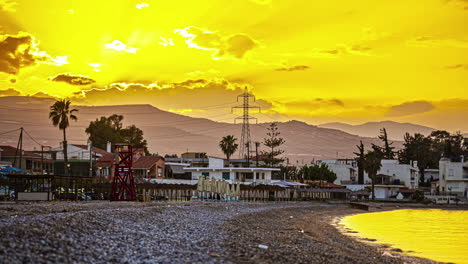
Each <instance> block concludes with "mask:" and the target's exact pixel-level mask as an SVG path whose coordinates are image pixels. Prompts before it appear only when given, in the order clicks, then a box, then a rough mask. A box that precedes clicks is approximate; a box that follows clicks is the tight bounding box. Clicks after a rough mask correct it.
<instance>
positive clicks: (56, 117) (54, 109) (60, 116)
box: [49, 99, 78, 175]
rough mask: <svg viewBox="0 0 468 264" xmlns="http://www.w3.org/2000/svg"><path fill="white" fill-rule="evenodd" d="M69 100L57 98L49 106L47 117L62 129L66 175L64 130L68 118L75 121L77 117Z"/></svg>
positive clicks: (65, 134)
mask: <svg viewBox="0 0 468 264" xmlns="http://www.w3.org/2000/svg"><path fill="white" fill-rule="evenodd" d="M70 105H71V102H70V100H68V99H63V100H58V101H56V102H55V103H54V104H53V105H52V106H50V112H49V119H52V124H53V125H54V126H55V127H56V126H58V128H59V129H60V130H62V131H63V159H64V166H65V167H64V169H65V175H68V166H67V165H68V143H67V133H66V130H67V128H68V127H69V126H70V120H73V121H75V122H76V121H77V120H78V117H76V115H74V113H75V112H78V110H77V109H70Z"/></svg>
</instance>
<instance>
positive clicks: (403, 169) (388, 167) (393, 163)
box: [364, 159, 419, 189]
mask: <svg viewBox="0 0 468 264" xmlns="http://www.w3.org/2000/svg"><path fill="white" fill-rule="evenodd" d="M417 165H418V164H417V162H416V161H414V162H411V164H400V163H399V162H398V160H385V159H384V160H382V167H381V168H380V170H379V171H378V172H377V175H378V176H379V177H380V178H386V180H385V181H386V183H387V184H394V185H404V186H406V187H407V188H409V189H417V188H418V186H419V179H418V175H419V169H418V166H417ZM364 182H365V183H371V180H370V178H369V176H368V175H367V173H366V172H365V171H364Z"/></svg>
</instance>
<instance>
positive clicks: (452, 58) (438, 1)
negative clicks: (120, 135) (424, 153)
mask: <svg viewBox="0 0 468 264" xmlns="http://www.w3.org/2000/svg"><path fill="white" fill-rule="evenodd" d="M467 25H468V2H467V1H466V0H404V1H403V0H401V1H400V0H394V1H375V0H362V1H358V0H351V1H350V0H346V1H337V0H335V1H311V0H303V1H302V0H301V1H299V0H297V1H296V0H270V1H269V0H236V1H232V0H216V1H215V0H207V1H205V0H201V1H176V0H146V1H133V0H125V1H117V0H113V1H96V0H93V1H90V0H80V1H64V0H42V1H36V0H27V1H26V0H0V95H2V96H6V95H24V96H27V95H37V96H54V97H69V98H71V99H72V100H73V101H74V102H75V103H77V104H91V105H109V104H152V105H154V106H156V107H159V108H161V109H164V110H169V111H172V112H177V113H183V114H186V115H191V116H201V117H209V118H212V119H214V120H221V121H229V122H230V121H232V118H233V117H234V116H235V115H232V114H230V107H231V106H233V105H235V103H236V102H235V100H236V96H237V94H239V93H240V92H241V89H242V87H245V86H248V87H249V89H250V91H251V92H252V93H254V94H255V95H256V97H257V99H258V101H257V103H258V104H259V105H261V106H262V108H263V110H262V114H259V115H257V117H259V119H260V121H271V120H279V121H285V120H290V119H297V120H301V121H306V122H308V123H310V124H320V123H325V122H346V123H351V124H356V123H362V122H367V121H380V120H395V121H399V122H412V123H417V124H422V125H428V126H432V127H435V128H440V129H447V130H450V131H455V130H462V131H468V122H466V116H467V115H468V93H467V91H468V89H467V88H468V26H467ZM215 116H216V117H217V118H213V117H215Z"/></svg>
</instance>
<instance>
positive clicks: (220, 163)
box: [184, 157, 280, 184]
mask: <svg viewBox="0 0 468 264" xmlns="http://www.w3.org/2000/svg"><path fill="white" fill-rule="evenodd" d="M184 171H187V172H190V173H191V178H192V180H198V179H199V178H200V177H201V176H205V177H209V178H215V179H218V180H226V181H228V182H230V183H234V182H242V183H246V184H252V183H263V184H267V183H270V182H271V176H272V173H273V172H275V171H276V172H279V171H280V169H276V168H257V167H225V166H224V160H223V159H221V158H215V157H209V158H208V167H186V168H184Z"/></svg>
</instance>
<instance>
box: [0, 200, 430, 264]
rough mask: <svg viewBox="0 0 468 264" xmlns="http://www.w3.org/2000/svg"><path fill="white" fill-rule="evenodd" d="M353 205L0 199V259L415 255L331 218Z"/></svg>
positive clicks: (355, 259) (351, 259)
mask: <svg viewBox="0 0 468 264" xmlns="http://www.w3.org/2000/svg"><path fill="white" fill-rule="evenodd" d="M356 212H361V211H357V210H354V209H348V208H347V207H346V206H345V205H331V204H326V203H309V202H297V203H246V202H218V203H216V202H212V203H208V202H150V203H130V202H115V203H110V202H102V201H101V202H78V203H76V202H48V203H23V204H0V233H1V234H2V235H1V236H0V263H108V262H112V263H285V262H287V263H403V262H406V263H410V262H417V261H415V259H414V258H413V259H412V258H403V257H398V256H395V255H396V254H399V253H396V252H393V251H392V252H391V253H388V252H382V251H381V250H380V249H378V248H375V247H372V246H369V245H366V244H364V243H360V242H357V241H355V240H353V239H351V238H349V237H347V236H345V235H342V234H341V233H339V232H338V231H337V230H336V228H335V227H334V226H332V225H330V222H331V220H332V218H333V217H336V216H339V215H343V214H349V213H356ZM383 253H385V254H383ZM421 261H423V260H421ZM428 263H430V262H428Z"/></svg>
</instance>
